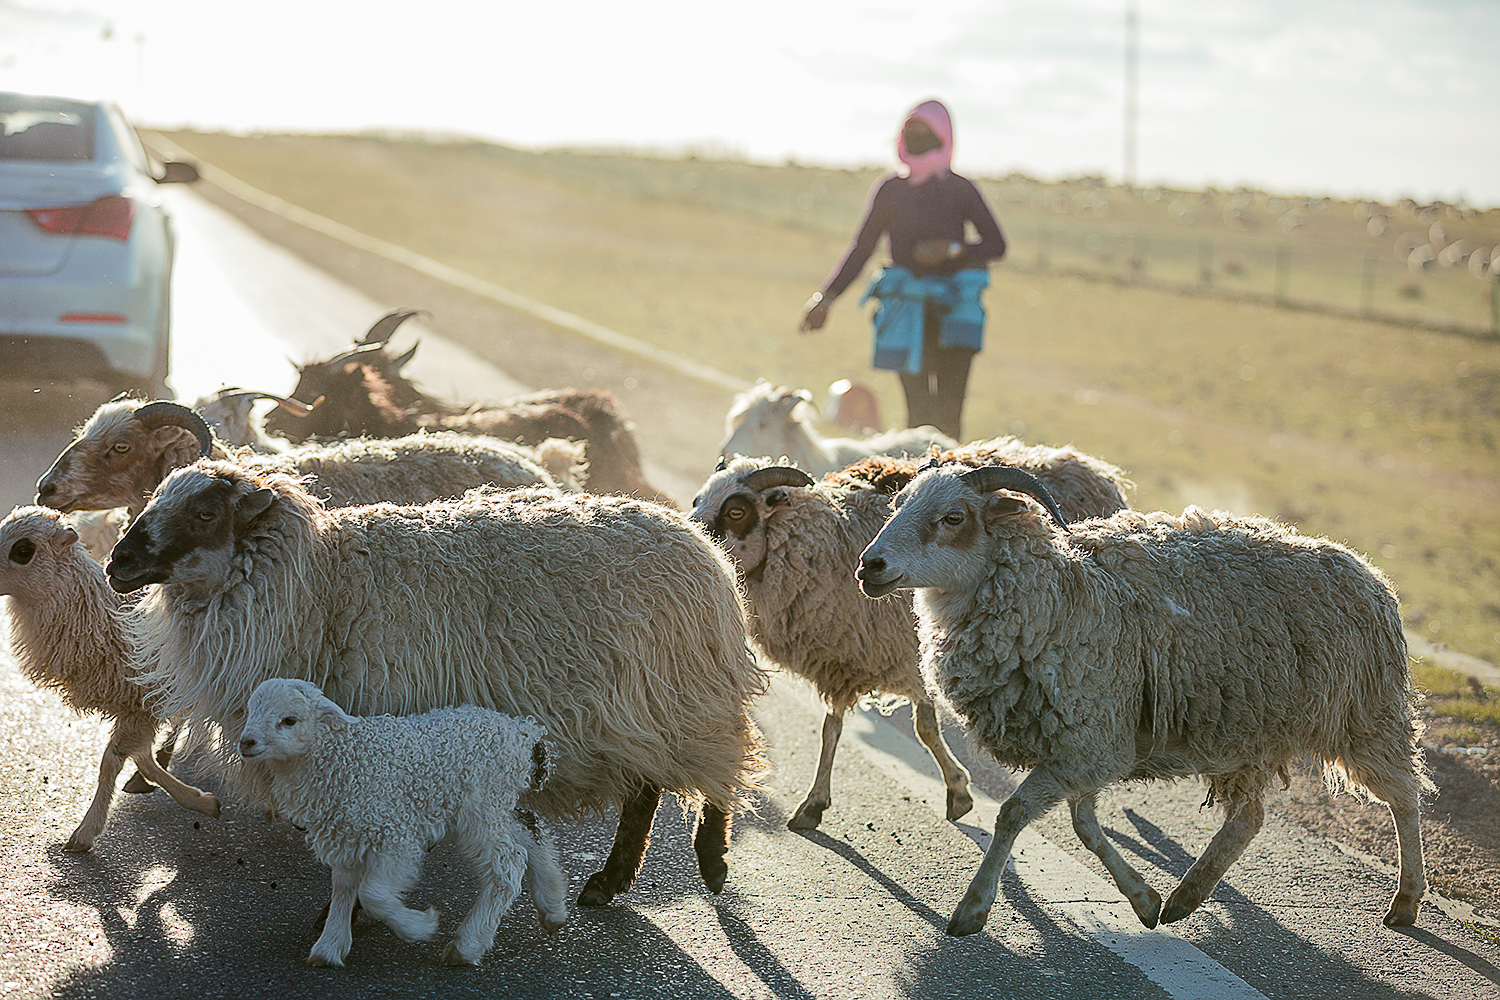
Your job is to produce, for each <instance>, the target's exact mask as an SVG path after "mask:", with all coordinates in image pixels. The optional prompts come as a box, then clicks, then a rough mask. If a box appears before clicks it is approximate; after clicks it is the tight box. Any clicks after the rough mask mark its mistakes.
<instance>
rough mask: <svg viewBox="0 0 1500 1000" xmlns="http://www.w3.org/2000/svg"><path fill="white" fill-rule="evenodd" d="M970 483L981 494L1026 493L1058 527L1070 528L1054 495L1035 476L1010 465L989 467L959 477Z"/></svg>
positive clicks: (973, 470)
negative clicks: (1001, 491) (1039, 504)
mask: <svg viewBox="0 0 1500 1000" xmlns="http://www.w3.org/2000/svg"><path fill="white" fill-rule="evenodd" d="M958 478H959V479H962V480H963V481H964V482H966V483H968V484H969V485H970V486H972V487H973V488H974V489H976V490H978V491H979V492H980V493H991V492H994V491H995V490H1015V491H1016V492H1017V493H1025V494H1026V495H1027V496H1030V497H1033V498H1034V499H1036V500H1038V501H1040V502H1041V505H1042V506H1043V507H1046V508H1047V513H1049V514H1051V515H1052V520H1054V521H1056V522H1057V524H1058V527H1060V528H1066V527H1067V526H1068V521H1067V518H1065V517H1063V516H1062V511H1060V510H1058V509H1057V503H1056V501H1054V500H1053V499H1052V494H1051V493H1048V492H1047V487H1045V486H1043V485H1042V484H1041V483H1039V482H1037V479H1036V477H1035V476H1033V475H1032V474H1031V473H1029V472H1024V471H1022V470H1021V469H1017V468H1015V467H1014V466H1009V465H987V466H985V467H984V468H982V469H971V470H970V471H968V472H965V473H964V474H963V475H961V476H959V477H958Z"/></svg>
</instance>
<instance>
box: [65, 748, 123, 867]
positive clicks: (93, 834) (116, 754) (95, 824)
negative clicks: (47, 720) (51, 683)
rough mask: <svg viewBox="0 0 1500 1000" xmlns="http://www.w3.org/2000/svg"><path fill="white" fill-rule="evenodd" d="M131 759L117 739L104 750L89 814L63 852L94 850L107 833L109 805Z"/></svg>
mask: <svg viewBox="0 0 1500 1000" xmlns="http://www.w3.org/2000/svg"><path fill="white" fill-rule="evenodd" d="M121 725H122V723H120V722H117V723H116V724H115V734H116V735H118V734H119V731H120V727H121ZM128 756H129V755H128V754H127V753H125V752H124V751H122V750H121V749H120V748H119V747H118V746H117V745H116V740H115V738H111V739H110V741H109V745H108V746H106V747H105V748H104V756H103V757H101V758H100V760H99V784H98V786H97V787H95V789H94V800H93V801H92V802H90V803H89V808H88V811H87V812H85V813H84V814H83V820H82V821H81V822H79V824H78V829H76V830H74V831H73V836H71V837H69V838H68V842H67V843H66V844H65V845H63V850H65V851H72V852H74V853H77V854H81V853H83V852H84V851H87V850H88V849H89V848H91V847H93V846H94V841H96V840H98V839H99V834H101V833H103V832H104V823H105V821H106V820H107V819H108V818H109V804H110V802H111V801H112V800H113V799H114V797H115V779H116V778H118V777H119V776H120V769H121V768H122V767H124V766H125V759H126V757H128Z"/></svg>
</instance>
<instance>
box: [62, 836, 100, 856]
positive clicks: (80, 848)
mask: <svg viewBox="0 0 1500 1000" xmlns="http://www.w3.org/2000/svg"><path fill="white" fill-rule="evenodd" d="M93 846H94V842H93V841H92V840H82V839H80V838H79V836H78V834H76V833H75V834H73V836H71V837H69V838H68V842H67V843H66V844H64V845H63V850H65V851H67V852H68V853H70V854H84V853H87V852H88V850H89V848H91V847H93Z"/></svg>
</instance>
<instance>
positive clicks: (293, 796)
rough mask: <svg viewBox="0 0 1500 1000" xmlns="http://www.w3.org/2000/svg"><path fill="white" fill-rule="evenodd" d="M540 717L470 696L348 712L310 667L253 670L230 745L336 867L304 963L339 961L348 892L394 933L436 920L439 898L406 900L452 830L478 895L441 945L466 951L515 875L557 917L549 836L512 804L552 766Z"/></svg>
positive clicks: (465, 960) (554, 924)
mask: <svg viewBox="0 0 1500 1000" xmlns="http://www.w3.org/2000/svg"><path fill="white" fill-rule="evenodd" d="M544 736H545V730H544V729H543V728H542V726H541V724H540V723H538V722H537V721H536V720H535V719H518V718H514V717H512V716H508V715H502V714H501V713H499V712H495V711H492V710H490V709H485V708H475V707H474V706H472V705H466V706H462V707H453V708H440V709H437V710H435V711H432V712H426V713H424V714H422V715H412V716H407V717H405V718H396V717H394V716H389V715H383V716H377V717H374V718H355V717H353V716H350V715H347V714H346V713H345V712H344V711H343V710H342V709H341V708H339V707H338V705H336V704H334V703H333V702H332V701H331V700H329V699H328V698H327V697H326V696H325V695H324V694H323V692H322V691H321V690H320V689H319V688H318V686H317V685H315V684H313V683H312V682H310V681H305V680H295V679H292V678H286V677H276V678H271V679H269V680H266V681H263V682H261V684H260V686H258V687H257V688H256V689H255V691H254V692H253V693H252V694H251V695H250V701H249V704H248V705H247V706H246V708H245V726H244V729H243V730H241V732H240V737H239V744H238V749H239V754H240V757H241V758H243V759H244V760H245V761H248V762H252V764H253V766H264V767H265V768H266V769H267V770H268V771H269V772H270V774H271V780H270V786H271V798H272V801H273V802H274V803H275V805H276V808H277V810H278V812H279V813H280V815H282V816H284V817H285V818H286V819H288V820H289V821H291V822H292V823H294V824H296V825H297V826H299V827H301V828H303V829H305V830H306V831H307V843H308V846H309V847H311V848H312V849H313V853H314V854H316V855H317V857H318V860H319V861H321V862H322V863H323V864H325V865H327V866H328V867H330V868H331V869H333V895H332V898H331V899H330V901H329V904H328V917H327V919H326V920H325V921H324V922H323V933H322V934H321V935H320V936H319V938H318V940H317V943H316V944H314V945H313V948H312V951H311V952H310V953H309V954H308V956H307V964H308V965H315V966H329V965H332V966H342V965H343V964H344V959H345V957H347V956H348V954H349V947H350V945H351V944H352V943H353V939H352V936H351V934H350V921H351V918H352V917H353V915H354V905H355V902H356V899H357V900H358V902H359V903H360V904H361V905H362V906H363V907H364V908H365V909H366V910H368V911H370V912H371V913H373V914H374V915H375V916H377V917H379V918H380V919H381V920H383V921H385V923H386V924H387V925H389V926H390V928H391V929H392V930H393V931H395V932H396V934H397V935H398V936H399V937H400V938H401V939H402V940H404V941H426V940H429V939H430V938H431V937H432V935H433V934H434V933H436V931H437V923H438V915H437V910H436V908H429V909H427V910H425V911H417V910H413V909H411V908H409V907H407V906H406V904H405V903H404V902H403V901H402V897H403V896H404V895H405V894H406V892H407V891H408V890H409V889H410V888H411V886H412V884H413V883H414V882H416V880H417V875H418V873H419V872H420V871H421V868H422V856H423V853H424V852H425V851H427V850H428V849H430V848H431V847H432V846H433V845H434V844H436V843H438V842H439V841H442V840H450V841H452V842H453V843H455V844H456V845H457V846H458V849H459V850H460V852H462V854H463V855H464V856H465V857H466V858H468V859H469V863H470V864H471V865H472V866H473V868H474V871H475V874H476V875H478V877H479V881H480V891H479V898H478V900H476V901H475V903H474V906H473V908H472V909H471V910H469V914H468V916H466V917H465V918H464V921H463V923H462V924H461V925H459V928H458V933H457V936H456V937H455V938H454V939H453V940H452V941H450V942H449V943H448V946H447V947H446V948H445V949H444V950H443V957H442V961H443V964H444V965H477V964H479V960H480V958H481V957H482V956H483V955H484V953H485V952H487V951H489V949H490V947H491V946H492V945H493V944H494V942H495V930H496V928H497V927H498V926H499V924H500V918H501V917H503V916H504V915H505V913H506V912H507V911H509V909H510V907H511V904H512V903H513V902H515V899H516V896H517V895H518V894H519V893H520V891H521V882H522V878H523V877H524V878H525V880H526V887H527V888H528V889H529V890H530V891H531V899H532V902H533V903H534V904H535V906H536V910H537V916H538V917H539V918H540V920H541V923H542V927H543V929H544V930H546V931H547V932H548V933H552V932H554V931H556V930H557V929H558V928H559V927H561V926H562V925H563V922H564V921H565V920H567V919H568V911H567V906H566V904H565V902H564V897H565V896H566V894H567V880H566V879H565V878H564V877H563V874H562V871H561V870H560V869H559V868H558V864H557V848H556V846H555V845H554V843H553V841H552V838H551V837H550V836H549V835H548V834H547V833H546V832H545V831H543V830H542V829H541V828H540V827H539V826H537V824H536V820H535V817H533V816H531V815H530V814H529V813H523V812H522V811H521V810H520V807H519V799H520V796H521V793H522V792H525V791H535V790H537V789H540V788H541V787H542V786H543V784H544V783H545V782H546V780H547V778H548V776H549V775H550V772H551V769H552V751H551V750H550V749H549V748H548V746H547V742H546V740H545V739H544V738H543V737H544Z"/></svg>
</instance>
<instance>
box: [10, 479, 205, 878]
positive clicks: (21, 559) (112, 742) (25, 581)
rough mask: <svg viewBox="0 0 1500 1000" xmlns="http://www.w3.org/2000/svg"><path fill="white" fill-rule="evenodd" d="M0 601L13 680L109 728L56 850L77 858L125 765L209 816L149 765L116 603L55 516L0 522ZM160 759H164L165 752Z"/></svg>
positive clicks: (150, 737)
mask: <svg viewBox="0 0 1500 1000" xmlns="http://www.w3.org/2000/svg"><path fill="white" fill-rule="evenodd" d="M0 594H3V595H5V596H7V597H9V598H10V613H9V615H8V617H9V619H10V642H11V648H12V650H13V651H14V653H15V656H16V662H17V664H18V665H19V666H20V668H21V673H23V674H25V675H26V678H27V679H28V680H30V681H31V683H33V684H35V685H36V686H37V687H40V688H46V689H49V690H52V691H56V692H57V693H58V694H59V695H61V696H62V699H63V701H64V702H65V703H66V704H67V705H68V707H69V708H71V709H73V711H75V712H78V713H79V714H98V715H102V716H104V717H105V718H107V719H112V720H113V721H114V731H113V732H112V733H111V734H110V737H109V745H108V746H106V747H105V749H104V756H103V758H102V759H101V760H100V761H99V783H98V785H97V787H96V788H95V791H94V799H93V801H92V802H91V803H90V805H89V808H88V811H87V812H85V813H84V816H83V820H82V821H81V822H80V823H79V824H78V828H77V829H76V830H74V831H73V835H72V836H71V837H69V838H68V842H67V844H66V846H65V847H64V848H63V849H64V850H67V851H87V850H88V849H89V848H91V847H93V846H94V842H95V841H96V840H98V839H99V835H100V834H101V833H102V832H103V831H104V825H105V823H106V822H107V821H108V819H109V806H110V802H111V801H112V800H113V799H114V793H115V780H116V779H117V778H118V777H119V775H120V768H121V767H122V766H123V765H124V763H125V761H126V760H133V761H135V764H136V767H137V768H139V769H140V773H141V774H143V775H145V776H146V777H147V778H149V779H150V780H151V781H153V782H155V783H156V784H157V785H160V786H161V787H162V788H164V789H165V790H166V792H167V794H169V795H171V796H172V799H173V800H174V801H175V802H176V803H177V804H178V805H180V806H182V807H183V808H185V809H191V810H193V811H194V812H200V813H202V814H203V815H205V816H213V817H217V816H218V815H219V800H218V799H216V798H215V797H214V796H213V795H211V794H209V793H208V792H204V791H200V790H199V789H197V788H194V787H192V786H191V785H186V784H183V783H182V782H181V781H179V780H177V779H176V778H174V777H173V776H172V775H170V774H168V773H167V772H166V771H165V770H164V769H163V766H162V765H161V764H158V762H157V761H156V760H155V759H153V758H152V756H151V748H152V744H153V742H154V741H155V739H156V732H157V729H158V728H160V722H159V720H158V719H157V717H156V716H155V715H154V714H153V713H152V712H151V711H150V710H149V709H148V708H147V707H146V703H145V694H146V692H145V691H144V690H143V689H142V688H141V687H140V686H139V685H137V684H136V683H134V680H135V672H134V668H133V666H132V664H131V658H130V644H129V641H128V639H127V637H126V636H125V634H124V631H123V627H122V625H121V622H120V620H119V612H120V609H121V606H122V603H123V602H122V601H121V599H120V597H119V595H117V594H116V593H115V592H114V591H112V590H111V589H110V587H109V584H108V583H107V582H106V580H105V578H104V570H103V569H101V568H100V566H99V564H98V563H96V562H94V561H93V560H92V559H90V558H89V557H88V555H87V554H86V553H85V552H84V550H83V547H82V546H81V545H79V544H78V535H77V533H76V532H75V531H74V530H73V529H72V527H70V526H69V525H68V523H67V521H66V519H65V518H64V517H63V515H61V514H59V513H58V512H57V511H55V510H47V509H45V508H42V507H17V508H16V509H15V510H13V511H11V512H10V514H9V516H7V517H6V518H5V520H4V521H0ZM169 743H170V740H169ZM163 756H166V757H167V758H168V759H170V748H169V747H168V748H164V750H163ZM162 764H165V761H163V762H162ZM146 790H149V787H147V789H146Z"/></svg>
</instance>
